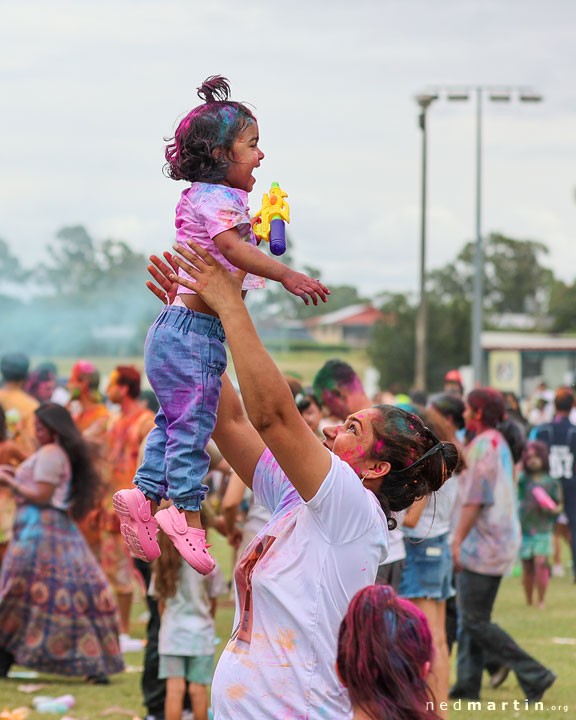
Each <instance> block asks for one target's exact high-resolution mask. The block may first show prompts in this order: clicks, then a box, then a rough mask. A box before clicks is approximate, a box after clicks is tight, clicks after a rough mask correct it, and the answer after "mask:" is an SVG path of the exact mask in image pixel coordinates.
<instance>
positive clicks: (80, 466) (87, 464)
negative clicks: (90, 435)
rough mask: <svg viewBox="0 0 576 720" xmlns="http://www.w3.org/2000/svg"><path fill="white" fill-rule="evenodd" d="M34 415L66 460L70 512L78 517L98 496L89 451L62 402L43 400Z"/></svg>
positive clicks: (84, 512) (84, 513)
mask: <svg viewBox="0 0 576 720" xmlns="http://www.w3.org/2000/svg"><path fill="white" fill-rule="evenodd" d="M36 417H37V418H38V420H40V422H41V423H42V424H43V425H45V426H46V427H47V428H48V429H49V430H52V432H54V433H55V434H56V435H57V437H58V443H59V445H60V446H61V448H62V450H64V452H65V453H66V455H67V456H68V459H69V460H70V466H71V468H72V480H71V483H70V493H69V496H68V500H69V501H70V515H71V516H72V517H73V518H74V520H81V519H82V518H83V517H84V516H85V515H86V514H87V513H88V512H90V510H92V509H93V508H94V507H95V506H96V502H97V498H98V497H99V494H100V493H99V490H100V478H99V477H98V474H97V473H96V470H95V469H94V466H93V464H92V460H91V459H90V451H89V449H88V446H87V444H86V442H85V441H84V439H83V437H82V435H81V434H80V431H79V430H78V428H77V427H76V425H75V424H74V420H72V416H71V415H70V413H69V412H68V410H66V408H65V407H62V405H57V404H56V403H45V404H43V405H40V407H39V408H38V409H37V410H36Z"/></svg>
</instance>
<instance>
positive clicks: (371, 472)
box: [362, 460, 391, 493]
mask: <svg viewBox="0 0 576 720" xmlns="http://www.w3.org/2000/svg"><path fill="white" fill-rule="evenodd" d="M390 468H391V465H390V463H389V462H385V461H384V460H376V461H375V462H374V463H373V465H372V467H371V468H370V469H368V470H366V472H365V473H364V477H363V478H362V481H363V483H364V487H365V488H366V489H367V490H372V492H373V493H377V492H379V491H380V486H381V485H382V480H383V479H384V478H385V477H386V475H388V473H389V472H390Z"/></svg>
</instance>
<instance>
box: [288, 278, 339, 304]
mask: <svg viewBox="0 0 576 720" xmlns="http://www.w3.org/2000/svg"><path fill="white" fill-rule="evenodd" d="M282 285H283V286H284V287H285V288H286V290H288V292H291V293H292V294H293V295H298V297H301V298H302V300H304V302H305V303H306V305H308V304H309V303H310V300H309V299H308V295H309V296H310V297H311V298H312V302H313V303H314V305H318V297H317V295H318V296H320V298H321V299H322V302H326V300H327V298H326V295H330V290H328V288H327V287H326V286H325V285H323V284H322V283H321V282H320V280H315V279H314V278H309V277H308V275H304V273H299V272H294V270H290V271H288V272H287V273H286V275H285V276H284V278H283V279H282Z"/></svg>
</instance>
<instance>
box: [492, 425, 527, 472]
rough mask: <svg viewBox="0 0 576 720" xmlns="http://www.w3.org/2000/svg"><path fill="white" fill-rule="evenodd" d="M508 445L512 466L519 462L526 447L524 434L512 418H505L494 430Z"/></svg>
mask: <svg viewBox="0 0 576 720" xmlns="http://www.w3.org/2000/svg"><path fill="white" fill-rule="evenodd" d="M496 429H497V430H498V431H499V432H500V433H502V435H503V436H504V440H506V442H507V443H508V447H509V448H510V452H511V453H512V459H513V460H514V464H516V463H517V462H520V460H521V459H522V453H523V452H524V449H525V447H526V432H525V430H524V428H523V427H522V425H521V424H520V423H519V422H516V420H512V418H508V417H507V418H505V419H504V420H502V422H501V423H498V425H497V428H496Z"/></svg>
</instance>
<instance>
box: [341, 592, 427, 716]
mask: <svg viewBox="0 0 576 720" xmlns="http://www.w3.org/2000/svg"><path fill="white" fill-rule="evenodd" d="M432 656H433V648H432V635H431V633H430V628H429V627H428V621H427V620H426V616H425V615H424V613H423V612H421V611H420V610H419V609H418V608H417V607H416V606H415V605H413V604H412V603H411V602H410V601H409V600H403V599H402V598H399V597H398V596H397V595H396V593H395V592H394V590H392V588H391V587H389V586H388V585H369V586H368V587H365V588H363V589H362V590H359V591H358V592H357V593H356V595H355V596H354V597H353V598H352V601H351V603H350V606H349V608H348V612H347V613H346V616H345V617H344V620H342V624H341V625H340V632H339V634H338V657H337V660H336V670H337V672H338V676H339V677H340V680H341V681H342V684H343V685H344V686H345V687H346V689H347V690H348V693H349V694H350V702H351V703H352V707H353V709H354V720H439V715H438V714H437V713H436V712H435V709H434V708H435V702H434V698H433V697H432V695H431V694H430V693H429V691H428V686H427V684H426V676H427V675H428V673H429V671H430V664H431V662H432Z"/></svg>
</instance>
